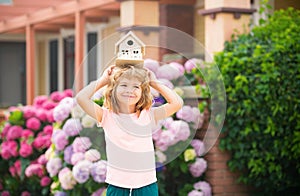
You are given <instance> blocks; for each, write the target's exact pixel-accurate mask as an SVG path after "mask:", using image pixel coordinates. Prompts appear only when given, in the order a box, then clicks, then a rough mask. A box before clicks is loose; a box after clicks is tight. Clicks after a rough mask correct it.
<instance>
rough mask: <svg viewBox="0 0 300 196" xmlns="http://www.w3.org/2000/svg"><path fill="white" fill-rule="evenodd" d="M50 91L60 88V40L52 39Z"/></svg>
mask: <svg viewBox="0 0 300 196" xmlns="http://www.w3.org/2000/svg"><path fill="white" fill-rule="evenodd" d="M49 45H50V50H49V52H50V54H49V55H50V68H49V69H50V70H49V71H50V92H53V91H57V90H58V41H57V40H53V41H50V44H49Z"/></svg>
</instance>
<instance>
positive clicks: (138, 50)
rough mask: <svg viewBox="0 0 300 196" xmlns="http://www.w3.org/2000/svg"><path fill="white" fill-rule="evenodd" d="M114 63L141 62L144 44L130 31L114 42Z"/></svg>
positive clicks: (134, 63)
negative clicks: (115, 57)
mask: <svg viewBox="0 0 300 196" xmlns="http://www.w3.org/2000/svg"><path fill="white" fill-rule="evenodd" d="M115 53H116V54H117V59H116V65H122V64H133V65H137V64H143V56H144V55H145V44H144V43H143V42H142V41H141V40H140V39H139V38H138V37H137V36H136V35H135V34H134V33H133V32H131V31H129V32H128V33H127V34H126V35H125V36H124V37H122V38H121V39H120V40H119V41H118V42H117V43H116V44H115Z"/></svg>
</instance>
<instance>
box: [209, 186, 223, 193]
mask: <svg viewBox="0 0 300 196" xmlns="http://www.w3.org/2000/svg"><path fill="white" fill-rule="evenodd" d="M212 193H213V195H215V194H218V193H224V186H212Z"/></svg>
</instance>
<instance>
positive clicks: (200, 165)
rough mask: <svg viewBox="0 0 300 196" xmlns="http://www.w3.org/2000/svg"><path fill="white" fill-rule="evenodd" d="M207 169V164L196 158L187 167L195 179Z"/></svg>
mask: <svg viewBox="0 0 300 196" xmlns="http://www.w3.org/2000/svg"><path fill="white" fill-rule="evenodd" d="M206 168H207V162H206V161H205V160H204V159H203V158H196V161H195V162H194V163H192V164H190V165H189V170H190V172H191V174H192V176H194V177H195V178H197V177H200V176H201V175H202V174H203V172H205V170H206Z"/></svg>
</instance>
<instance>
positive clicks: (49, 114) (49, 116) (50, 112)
mask: <svg viewBox="0 0 300 196" xmlns="http://www.w3.org/2000/svg"><path fill="white" fill-rule="evenodd" d="M53 110H54V109H51V110H47V111H46V114H47V121H48V122H49V123H53V122H55V121H54V117H53Z"/></svg>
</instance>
